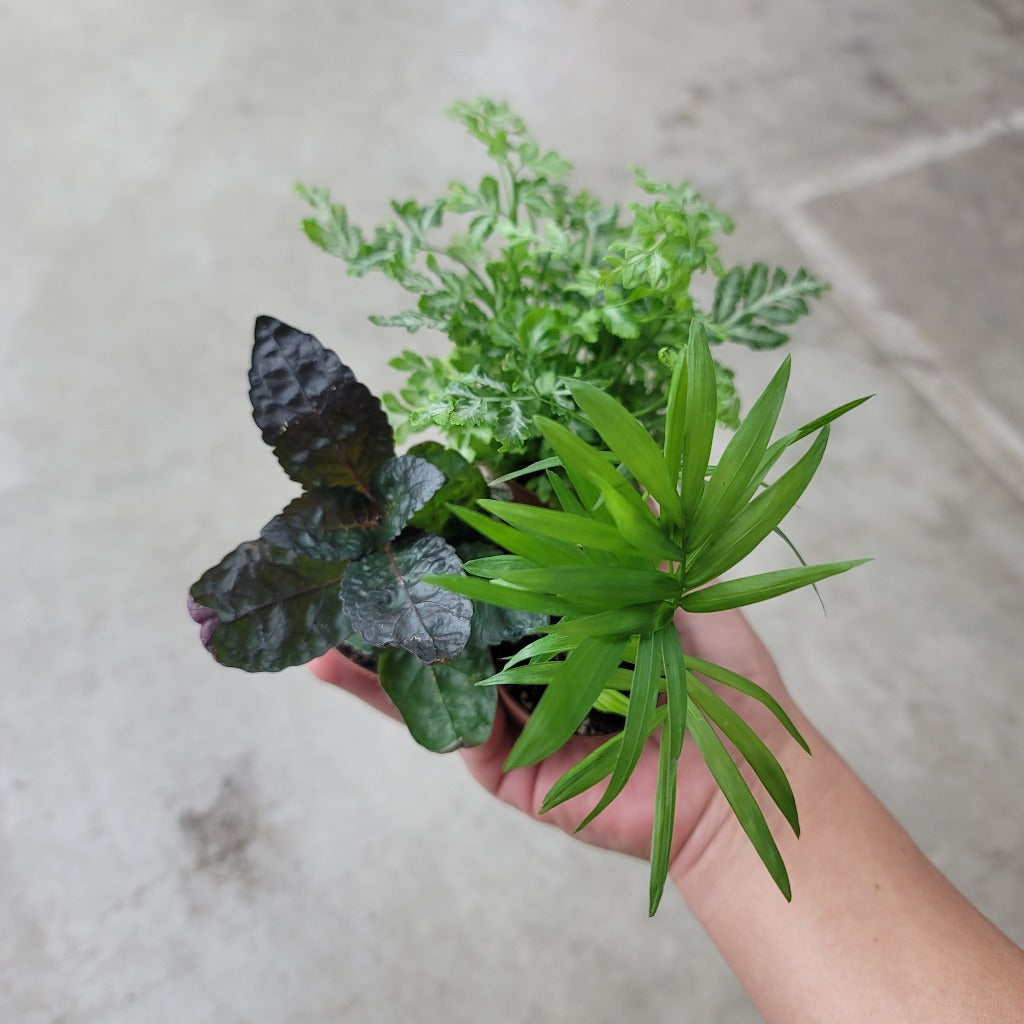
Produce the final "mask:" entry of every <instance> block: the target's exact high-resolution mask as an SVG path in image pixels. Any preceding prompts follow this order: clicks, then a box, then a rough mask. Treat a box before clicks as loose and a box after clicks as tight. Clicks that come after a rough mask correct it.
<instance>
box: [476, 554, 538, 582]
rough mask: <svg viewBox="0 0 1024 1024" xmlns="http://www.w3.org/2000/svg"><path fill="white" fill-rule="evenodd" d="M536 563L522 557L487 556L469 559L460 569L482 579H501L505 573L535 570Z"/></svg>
mask: <svg viewBox="0 0 1024 1024" xmlns="http://www.w3.org/2000/svg"><path fill="white" fill-rule="evenodd" d="M536 567H537V563H536V562H534V561H533V559H531V558H523V557H522V555H488V556H487V557H486V558H471V559H470V560H469V561H468V562H463V563H462V568H463V569H465V570H466V572H467V573H469V575H470V576H483V577H484V579H488V580H497V579H502V578H503V577H504V576H505V574H506V573H509V572H515V571H516V570H517V569H535V568H536Z"/></svg>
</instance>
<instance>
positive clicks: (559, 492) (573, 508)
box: [547, 471, 587, 516]
mask: <svg viewBox="0 0 1024 1024" xmlns="http://www.w3.org/2000/svg"><path fill="white" fill-rule="evenodd" d="M547 478H548V483H549V484H550V485H551V491H552V493H553V494H554V496H555V497H556V498H557V499H558V504H559V505H560V506H561V508H562V511H563V512H568V513H569V514H570V515H574V516H584V515H586V514H587V512H586V509H585V508H584V507H583V504H582V502H580V500H579V498H577V497H576V495H575V494H573V493H572V491H571V490H570V489H569V486H568V484H566V482H565V481H564V480H563V479H562V478H561V477H560V476H559V475H558V474H557V473H552V472H550V471H549V472H548V473H547Z"/></svg>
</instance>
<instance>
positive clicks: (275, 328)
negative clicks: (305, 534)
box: [249, 316, 395, 496]
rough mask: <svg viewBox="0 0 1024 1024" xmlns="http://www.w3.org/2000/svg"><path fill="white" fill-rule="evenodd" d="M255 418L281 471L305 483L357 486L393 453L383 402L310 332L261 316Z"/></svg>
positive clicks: (252, 374) (365, 488)
mask: <svg viewBox="0 0 1024 1024" xmlns="http://www.w3.org/2000/svg"><path fill="white" fill-rule="evenodd" d="M249 385H250V388H249V397H250V399H251V400H252V408H253V419H255V420H256V424H257V425H258V426H259V428H260V429H261V430H262V431H263V440H264V441H266V442H267V444H269V445H270V446H271V447H272V448H273V449H274V454H275V455H276V456H277V458H278V461H279V462H280V463H281V465H282V467H283V468H284V471H285V472H286V473H287V474H288V475H289V476H290V477H291V478H292V479H293V480H297V481H298V482H299V483H301V484H303V485H304V486H305V487H354V488H356V489H357V490H360V491H362V492H363V494H365V495H367V496H369V494H370V479H371V477H372V476H373V472H374V470H375V469H376V468H377V467H378V466H379V465H380V464H381V463H382V462H383V461H384V460H385V459H387V458H389V457H390V456H391V455H393V454H394V450H395V449H394V435H393V433H392V430H391V427H390V425H389V424H388V421H387V416H386V415H385V414H384V410H383V409H382V408H381V404H380V402H379V401H378V400H377V399H376V398H375V397H374V396H373V395H372V394H371V393H370V391H369V390H368V389H367V388H366V387H364V386H363V385H362V384H360V383H359V382H358V381H357V380H356V378H355V376H354V374H353V373H352V371H351V370H350V369H349V368H348V367H347V366H345V364H344V363H342V361H341V360H340V359H339V358H338V357H337V356H336V355H335V354H334V353H333V352H331V351H330V350H329V349H326V348H324V346H323V345H321V344H320V342H319V341H318V340H317V339H316V338H314V337H313V335H312V334H303V333H302V332H301V331H297V330H296V329H295V328H294V327H289V326H288V325H287V324H283V323H281V322H280V321H279V320H275V319H274V318H273V317H269V316H261V317H258V318H257V320H256V342H255V344H254V346H253V352H252V369H251V370H250V371H249Z"/></svg>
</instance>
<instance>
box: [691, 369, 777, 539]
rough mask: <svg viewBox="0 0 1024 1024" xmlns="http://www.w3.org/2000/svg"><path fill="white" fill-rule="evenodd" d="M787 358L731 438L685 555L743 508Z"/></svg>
mask: <svg viewBox="0 0 1024 1024" xmlns="http://www.w3.org/2000/svg"><path fill="white" fill-rule="evenodd" d="M789 370H790V361H789V357H788V356H787V357H786V359H785V360H784V361H783V363H782V365H781V366H780V367H779V369H778V371H777V372H776V374H775V376H774V377H773V378H772V379H771V381H770V382H769V384H768V386H767V387H766V388H765V389H764V391H762V392H761V395H760V397H759V398H758V399H757V401H756V402H755V403H754V404H753V406H751V409H750V412H748V413H747V415H746V417H745V418H744V419H743V422H742V423H741V424H740V426H739V429H738V430H737V431H736V433H735V434H733V436H732V438H731V439H730V441H729V444H728V445H727V446H726V449H725V451H724V452H723V453H722V457H721V458H720V459H719V460H718V465H717V466H715V469H714V472H713V473H712V474H711V477H710V479H709V480H708V481H707V483H706V484H705V486H704V494H703V495H702V497H701V499H700V502H699V504H698V505H697V508H696V510H695V511H694V514H693V520H692V521H691V523H690V529H689V531H688V533H687V537H686V547H687V550H688V551H694V550H696V549H697V548H698V547H700V546H701V545H702V544H703V543H704V542H705V541H706V540H707V539H708V538H709V537H710V536H711V535H712V534H713V533H714V532H715V531H716V530H717V529H718V528H719V527H720V526H721V525H722V524H723V523H726V522H728V521H729V519H730V518H731V517H732V516H733V515H734V514H735V513H736V511H737V510H738V509H739V508H740V507H742V504H743V498H744V495H745V494H746V492H747V490H748V488H749V487H750V482H751V480H752V479H753V478H754V474H755V473H756V472H757V469H758V467H759V466H760V464H761V459H762V458H763V457H764V453H765V451H766V449H767V448H768V442H769V441H770V440H771V436H772V431H773V430H774V429H775V424H776V423H777V422H778V418H779V413H780V411H781V410H782V402H783V399H784V398H785V396H786V386H787V385H788V383H789Z"/></svg>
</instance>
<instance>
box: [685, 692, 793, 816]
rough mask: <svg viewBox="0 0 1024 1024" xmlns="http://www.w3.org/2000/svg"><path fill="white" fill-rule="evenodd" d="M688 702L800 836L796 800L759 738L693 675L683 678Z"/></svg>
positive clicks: (734, 712) (782, 772) (784, 774)
mask: <svg viewBox="0 0 1024 1024" xmlns="http://www.w3.org/2000/svg"><path fill="white" fill-rule="evenodd" d="M687 683H688V686H689V696H690V699H691V700H693V701H695V702H696V703H697V705H698V706H699V707H700V709H701V711H703V712H704V714H705V715H706V716H707V717H708V718H709V719H710V720H711V721H712V722H714V723H715V725H717V726H718V728H719V729H721V730H722V733H723V734H724V735H725V737H726V738H727V739H728V740H729V741H730V742H731V743H732V745H733V746H734V747H735V748H736V749H737V750H738V751H739V753H740V754H741V756H742V757H743V759H744V760H745V761H746V762H747V764H749V765H750V767H751V768H753V770H754V774H755V775H756V776H757V777H758V779H760V780H761V785H762V786H764V788H765V791H766V792H767V793H768V795H769V796H770V797H771V798H772V800H774V801H775V806H776V807H778V809H779V810H780V811H782V814H783V816H784V817H785V819H786V821H788V822H789V826H790V828H792V830H793V832H794V834H795V835H798V836H799V835H800V818H799V815H798V814H797V807H796V797H794V796H793V789H792V787H791V786H790V784H789V779H787V778H786V773H785V772H784V771H783V770H782V765H780V764H779V762H778V759H777V758H776V757H775V755H774V754H773V753H772V752H771V751H770V750H769V749H768V747H767V746H766V745H765V743H764V741H763V740H762V739H761V737H760V736H758V735H757V733H756V732H754V730H753V729H751V727H750V726H749V725H748V724H747V723H746V722H745V721H744V720H743V719H742V718H741V717H740V715H738V714H737V713H736V711H735V710H734V709H733V708H731V707H730V706H729V705H728V704H726V702H725V701H724V700H722V698H721V697H719V696H718V694H716V693H715V692H714V691H713V690H711V689H709V688H708V686H707V685H706V684H705V683H702V682H701V681H700V680H699V679H698V678H697V677H696V676H695V675H693V673H689V674H688V675H687Z"/></svg>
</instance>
